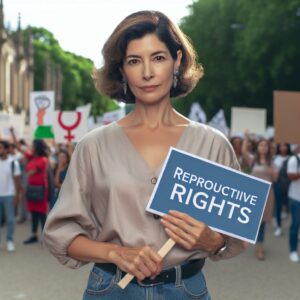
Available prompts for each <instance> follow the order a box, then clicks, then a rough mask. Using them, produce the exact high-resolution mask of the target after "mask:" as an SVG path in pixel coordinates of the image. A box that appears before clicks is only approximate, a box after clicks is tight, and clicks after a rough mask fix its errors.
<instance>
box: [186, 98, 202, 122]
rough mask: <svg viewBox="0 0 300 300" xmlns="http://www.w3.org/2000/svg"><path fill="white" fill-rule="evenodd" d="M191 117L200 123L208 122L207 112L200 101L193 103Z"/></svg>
mask: <svg viewBox="0 0 300 300" xmlns="http://www.w3.org/2000/svg"><path fill="white" fill-rule="evenodd" d="M189 119H190V120H192V121H196V122H199V123H206V113H205V111H204V110H203V109H202V107H201V105H200V104H199V103H198V102H194V103H193V104H192V106H191V110H190V113H189Z"/></svg>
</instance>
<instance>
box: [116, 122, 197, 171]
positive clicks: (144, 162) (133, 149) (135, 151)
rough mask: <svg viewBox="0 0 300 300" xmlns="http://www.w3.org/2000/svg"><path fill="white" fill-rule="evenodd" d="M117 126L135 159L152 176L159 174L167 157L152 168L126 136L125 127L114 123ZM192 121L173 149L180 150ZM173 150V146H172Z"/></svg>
mask: <svg viewBox="0 0 300 300" xmlns="http://www.w3.org/2000/svg"><path fill="white" fill-rule="evenodd" d="M114 124H115V126H116V127H117V128H118V129H119V131H120V133H121V136H122V137H123V140H124V142H125V144H126V145H127V146H128V147H129V148H130V149H131V150H132V151H133V152H134V154H135V157H137V159H138V160H139V161H140V162H141V164H142V165H143V166H144V168H145V169H146V170H147V171H148V172H149V173H151V174H157V173H158V172H159V170H160V169H161V168H162V166H163V164H164V162H165V160H166V158H167V156H166V157H165V158H164V159H163V160H162V162H160V164H159V165H158V166H156V167H154V168H152V167H151V166H150V165H149V164H148V162H147V161H146V160H145V158H144V157H143V156H142V154H141V153H140V152H139V151H138V150H137V148H136V147H135V146H134V144H133V143H132V141H131V140H130V138H129V137H128V135H127V134H126V132H125V131H124V129H123V127H122V126H121V125H119V124H118V123H117V121H115V122H114ZM191 124H192V121H190V122H189V123H188V124H187V126H186V127H185V128H184V130H183V132H182V133H181V134H180V137H179V138H178V140H177V142H176V144H175V145H174V146H172V147H174V148H179V147H180V145H181V143H182V140H183V139H184V137H185V136H186V132H187V131H188V128H189V127H190V126H191ZM170 148H171V146H170Z"/></svg>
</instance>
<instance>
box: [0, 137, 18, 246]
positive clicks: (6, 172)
mask: <svg viewBox="0 0 300 300" xmlns="http://www.w3.org/2000/svg"><path fill="white" fill-rule="evenodd" d="M8 153H9V143H8V142H7V141H3V140H1V141H0V174H1V176H0V224H1V223H2V220H1V219H2V216H3V210H4V214H5V219H6V223H7V234H6V242H7V250H8V251H10V252H11V251H14V250H15V245H14V229H15V206H16V204H17V203H18V199H19V193H20V175H21V170H20V165H19V163H18V161H16V160H14V159H13V158H12V157H10V156H9V155H8Z"/></svg>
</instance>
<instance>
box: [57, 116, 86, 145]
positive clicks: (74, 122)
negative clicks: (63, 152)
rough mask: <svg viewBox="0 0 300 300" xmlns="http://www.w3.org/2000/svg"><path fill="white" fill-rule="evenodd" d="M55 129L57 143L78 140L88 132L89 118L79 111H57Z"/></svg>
mask: <svg viewBox="0 0 300 300" xmlns="http://www.w3.org/2000/svg"><path fill="white" fill-rule="evenodd" d="M54 115H55V118H54V122H53V130H54V135H55V141H56V142H57V143H66V142H78V141H79V140H80V139H81V138H82V137H83V136H84V135H85V134H86V133H87V132H88V126H87V118H86V116H85V114H84V113H82V112H79V111H55V113H54Z"/></svg>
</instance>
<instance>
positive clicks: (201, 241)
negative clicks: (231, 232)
mask: <svg viewBox="0 0 300 300" xmlns="http://www.w3.org/2000/svg"><path fill="white" fill-rule="evenodd" d="M169 213H170V214H168V215H164V216H163V217H162V219H161V222H162V224H163V226H164V227H165V231H166V233H167V235H168V236H169V237H170V238H171V239H173V240H174V241H175V242H176V243H177V244H179V245H180V246H182V247H183V248H184V249H186V250H204V251H207V252H209V253H215V252H217V251H218V250H219V249H220V248H222V246H223V245H225V238H224V236H223V235H222V234H220V233H217V232H215V231H213V230H212V229H210V228H209V227H208V226H207V225H205V224H204V223H202V222H200V221H197V220H195V219H194V218H192V217H191V216H189V215H187V214H185V213H181V212H179V211H170V212H169Z"/></svg>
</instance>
